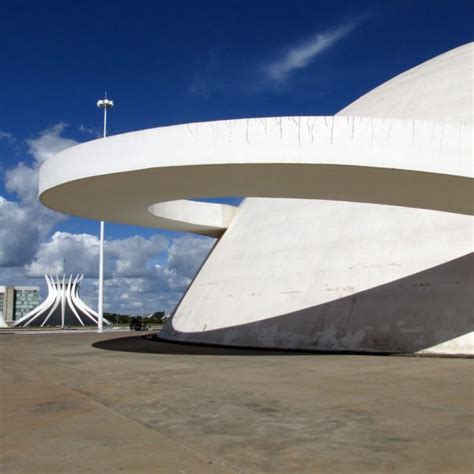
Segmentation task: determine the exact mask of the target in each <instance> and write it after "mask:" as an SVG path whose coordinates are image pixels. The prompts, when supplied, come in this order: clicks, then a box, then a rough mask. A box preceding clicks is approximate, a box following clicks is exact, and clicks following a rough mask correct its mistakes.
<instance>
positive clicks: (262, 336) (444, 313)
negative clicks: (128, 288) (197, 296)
mask: <svg viewBox="0 0 474 474" xmlns="http://www.w3.org/2000/svg"><path fill="white" fill-rule="evenodd" d="M473 270H474V254H473V253H470V254H468V255H464V256H462V257H459V258H457V259H454V260H451V261H449V262H446V263H443V264H441V265H437V266H435V267H433V268H429V269H427V270H424V271H421V272H419V273H415V274H413V275H410V276H408V277H405V278H401V279H399V280H395V281H392V282H390V283H387V284H384V285H380V286H377V287H375V288H371V289H369V290H366V291H362V292H360V293H356V294H353V295H350V296H347V297H344V298H340V299H337V300H333V301H330V302H328V303H324V304H320V305H316V306H312V307H308V308H302V309H301V310H299V311H295V312H292V313H289V314H283V315H276V316H274V317H272V318H267V319H263V320H260V321H255V322H251V323H246V324H241V325H236V326H229V327H225V328H221V329H216V330H207V331H201V332H194V333H192V332H188V333H187V332H183V331H179V330H176V329H175V328H174V327H173V320H172V319H171V320H170V321H168V322H167V323H166V324H165V326H164V327H163V329H162V331H161V333H160V336H161V337H162V338H163V339H165V340H173V341H180V342H187V343H195V344H196V343H197V344H199V343H201V344H225V345H227V346H234V347H235V346H241V347H262V346H264V347H267V348H274V347H278V348H285V349H294V348H298V349H302V350H307V351H311V352H313V351H317V352H322V351H325V352H331V353H334V352H336V353H337V352H352V353H362V354H364V353H371V354H377V353H379V354H380V353H398V354H400V353H414V352H417V351H421V350H423V349H427V348H430V347H433V346H435V345H438V344H441V343H443V342H447V341H450V340H452V339H454V338H457V337H459V336H463V335H465V334H468V333H470V332H471V331H473V330H474V317H473V312H472V305H473V303H474V296H473V291H472V288H473V287H474V272H473Z"/></svg>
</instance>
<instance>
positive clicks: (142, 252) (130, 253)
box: [26, 232, 214, 312]
mask: <svg viewBox="0 0 474 474" xmlns="http://www.w3.org/2000/svg"><path fill="white" fill-rule="evenodd" d="M213 242H214V240H213V239H209V238H203V237H197V236H183V237H177V238H174V239H172V240H168V239H167V238H166V237H164V236H162V235H159V234H157V235H154V236H152V237H150V238H149V239H145V238H143V237H140V236H134V237H129V238H126V239H113V240H106V241H105V247H104V248H105V256H104V260H105V264H104V267H105V278H106V281H105V302H106V308H107V310H113V311H117V312H122V311H123V312H129V311H131V312H136V310H137V308H138V307H140V308H142V309H143V311H145V312H146V311H150V312H152V311H156V310H160V309H164V310H167V311H170V310H171V309H173V307H174V305H175V304H176V303H177V301H178V299H179V297H180V296H181V294H182V292H183V291H184V290H185V289H186V288H187V286H188V285H189V283H190V282H191V279H192V278H193V276H194V274H195V273H196V271H197V270H198V268H199V266H200V265H201V263H202V261H203V260H204V258H205V257H206V255H207V254H208V252H209V250H210V248H211V246H212V244H213ZM98 255H99V239H98V238H97V237H96V236H94V235H89V234H71V233H68V232H55V233H54V234H53V235H52V237H51V239H50V240H48V241H47V242H44V243H42V244H41V245H40V247H39V250H38V252H37V253H36V255H35V256H34V258H33V260H32V262H31V263H30V264H29V265H27V266H26V274H27V275H28V276H30V277H35V278H38V277H41V276H42V275H44V274H45V273H50V274H62V273H63V268H64V264H65V265H66V272H67V273H68V274H69V273H74V274H76V273H80V274H84V275H86V277H91V278H93V279H94V280H90V281H88V282H87V280H86V282H87V283H86V284H85V287H86V288H88V290H87V291H86V297H88V298H89V301H90V302H91V304H92V305H94V301H95V298H96V291H97V285H96V280H95V278H96V277H97V272H98V260H99V259H98ZM159 255H162V256H163V259H164V263H163V264H162V265H156V264H154V263H153V262H154V260H155V259H156V257H157V256H159ZM78 256H80V257H79V258H78ZM83 286H84V285H83Z"/></svg>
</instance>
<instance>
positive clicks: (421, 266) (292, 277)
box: [161, 45, 474, 354]
mask: <svg viewBox="0 0 474 474" xmlns="http://www.w3.org/2000/svg"><path fill="white" fill-rule="evenodd" d="M400 77H401V79H403V80H402V81H401V80H399V77H397V78H395V79H393V80H392V81H389V83H387V84H384V85H382V86H380V87H379V88H377V89H375V90H374V91H373V92H370V93H369V94H367V95H366V96H364V97H363V98H361V99H359V100H358V101H356V102H355V103H354V104H352V105H350V106H349V107H347V108H346V109H344V110H343V111H342V112H341V114H343V113H348V114H350V115H351V116H355V115H361V116H365V115H369V116H370V115H375V116H377V117H382V118H384V117H398V118H399V119H407V120H408V119H410V118H413V119H422V120H440V121H442V120H444V119H446V120H456V121H458V122H459V123H469V122H470V121H471V118H472V77H473V76H472V45H467V46H464V47H462V48H458V49H456V50H454V51H453V52H449V53H447V54H446V55H443V56H441V57H440V58H435V59H433V60H432V61H429V62H428V63H425V64H423V65H421V66H419V67H417V68H416V69H415V70H412V71H408V72H407V73H404V74H403V75H402V76H400ZM441 78H442V79H443V80H441ZM400 82H402V83H403V89H397V88H396V87H394V86H393V85H394V84H399V83H400ZM452 85H456V87H452ZM433 91H435V92H433ZM435 98H436V100H434V99H435ZM440 101H443V102H444V105H443V106H442V107H441V106H440ZM366 104H367V109H366ZM450 104H451V106H450ZM367 110H368V111H367ZM469 163H471V166H472V156H471V157H470V158H469ZM401 192H402V191H401ZM472 245H473V227H472V219H471V218H470V217H467V216H460V215H454V214H447V213H443V212H434V211H425V210H418V209H404V208H397V207H389V206H374V205H370V204H355V203H340V202H338V203H336V202H322V201H302V200H298V201H297V200H287V199H271V200H270V199H264V200H262V199H247V200H245V201H244V203H243V204H242V205H241V207H240V209H239V211H238V213H237V215H236V218H235V220H234V222H233V223H232V225H231V227H230V228H229V230H228V231H227V232H226V233H225V235H224V236H223V237H222V239H221V240H220V242H219V244H218V245H217V246H216V247H215V249H214V251H213V253H212V254H211V255H210V257H209V258H208V260H207V262H206V264H205V265H204V267H203V268H202V270H201V271H200V273H199V274H198V275H197V277H196V279H195V281H194V282H193V283H192V285H191V287H190V289H189V291H188V293H187V294H186V295H185V297H184V298H183V301H182V302H181V304H180V305H179V306H178V308H177V309H176V312H175V314H174V317H173V319H172V320H171V321H170V322H169V323H168V324H167V325H166V326H165V328H164V330H163V331H162V333H161V335H162V336H163V337H165V338H169V339H173V340H182V341H195V342H207V343H217V344H232V345H247V346H260V347H286V348H293V349H303V348H307V349H314V350H328V351H334V350H337V351H368V352H418V351H419V352H422V353H435V354H473V353H474V336H473V332H472V331H473V327H474V320H473V303H474V301H473V298H474V297H473V288H474V277H473V267H474V263H473V257H472V256H473V254H472Z"/></svg>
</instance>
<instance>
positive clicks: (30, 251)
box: [0, 123, 77, 266]
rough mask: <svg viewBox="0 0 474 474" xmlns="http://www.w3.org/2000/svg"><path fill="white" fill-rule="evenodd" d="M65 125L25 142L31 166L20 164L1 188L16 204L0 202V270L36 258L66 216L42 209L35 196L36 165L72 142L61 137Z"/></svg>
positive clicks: (73, 142)
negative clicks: (44, 241)
mask: <svg viewBox="0 0 474 474" xmlns="http://www.w3.org/2000/svg"><path fill="white" fill-rule="evenodd" d="M64 128H65V124H63V123H59V124H57V125H55V126H53V127H51V128H50V129H47V130H44V131H43V132H41V133H40V134H39V135H38V136H37V137H35V138H33V139H31V140H28V141H27V144H28V150H29V153H30V155H31V157H32V158H33V160H32V161H31V160H30V163H29V164H27V163H25V162H19V163H18V165H17V166H16V167H14V168H12V169H9V170H7V171H6V173H5V177H4V184H5V188H6V190H7V191H8V192H10V193H12V194H14V195H16V196H17V199H18V200H17V201H8V200H6V199H5V198H3V197H2V200H1V201H0V211H1V212H0V266H16V265H23V264H25V263H26V262H28V261H29V260H31V258H32V256H33V255H34V254H35V252H36V250H37V249H38V246H39V244H40V242H41V241H42V240H44V239H46V238H47V237H48V234H49V232H50V231H51V229H52V228H53V227H54V226H55V225H56V224H57V223H58V222H61V221H62V220H64V219H66V216H64V215H62V214H60V213H58V212H54V211H51V210H50V209H47V208H45V207H43V206H42V205H41V204H40V203H39V201H38V198H37V195H38V168H39V165H40V164H41V163H42V162H43V161H44V160H46V159H47V158H49V157H50V156H52V155H53V154H54V153H57V152H58V151H60V150H63V149H64V148H67V147H68V146H71V145H75V144H76V143H77V142H76V141H75V140H72V139H69V138H64V137H62V136H61V133H62V131H63V130H64Z"/></svg>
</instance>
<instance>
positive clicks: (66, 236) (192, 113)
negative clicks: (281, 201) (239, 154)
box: [0, 0, 474, 312]
mask: <svg viewBox="0 0 474 474" xmlns="http://www.w3.org/2000/svg"><path fill="white" fill-rule="evenodd" d="M2 5H3V8H2V15H0V41H1V43H0V44H1V48H0V57H1V59H2V61H1V63H2V68H1V70H0V72H1V73H0V170H1V173H2V177H3V179H0V196H2V199H3V201H2V202H3V203H4V205H3V207H0V225H3V227H4V231H3V234H2V229H0V284H4V283H12V282H18V283H25V282H27V283H29V284H40V282H41V280H40V279H39V276H40V273H41V272H43V271H46V270H48V271H53V270H55V269H56V270H57V265H56V267H55V266H54V265H52V264H51V265H50V264H49V263H48V262H47V259H48V258H49V259H51V260H52V261H53V262H56V260H57V261H60V260H63V259H62V258H61V252H63V253H64V254H68V255H69V253H71V252H73V250H72V249H75V250H74V252H76V255H77V252H80V251H81V250H80V249H82V251H83V252H86V253H87V252H89V253H88V255H89V256H90V265H89V266H86V268H84V267H83V266H82V267H81V265H76V264H75V263H74V258H73V256H72V255H73V254H74V253H72V254H71V257H70V263H69V265H70V268H69V270H68V271H83V272H85V273H86V274H87V276H90V277H91V279H90V280H91V281H90V282H89V283H88V284H87V285H88V286H87V285H86V286H87V288H85V290H84V291H85V292H86V296H88V297H89V298H91V301H93V300H94V292H95V285H94V282H93V280H92V277H93V276H94V272H95V269H94V265H93V263H92V262H94V261H95V260H94V255H95V253H94V252H95V249H96V247H95V246H96V241H95V240H92V241H91V240H90V239H89V240H87V239H88V238H86V237H84V235H93V234H96V233H97V229H98V225H97V223H96V222H90V221H86V220H82V219H77V218H69V219H66V218H62V217H59V216H57V215H55V214H54V213H47V212H46V211H42V210H39V205H38V204H37V203H33V197H32V196H33V194H34V193H32V192H31V190H32V189H33V191H34V184H32V183H33V181H34V179H35V176H36V175H35V173H36V170H37V167H38V165H39V163H40V162H41V161H42V160H43V159H44V157H46V156H48V153H49V154H51V153H53V152H54V151H56V150H57V149H58V147H59V148H61V147H64V146H67V145H71V144H73V143H74V142H82V141H87V140H91V139H94V138H95V137H96V136H97V134H98V133H100V129H101V121H102V116H101V113H100V111H99V110H98V109H97V108H96V105H95V103H96V101H97V99H99V98H100V97H101V96H102V95H103V91H104V90H107V91H108V93H109V97H111V98H113V99H114V100H115V103H116V107H115V108H114V109H113V110H112V112H111V114H110V120H109V134H117V133H122V132H127V131H132V130H139V129H144V128H151V127H157V126H162V125H169V124H175V123H185V122H193V121H205V120H218V119H226V118H243V117H259V116H277V115H331V114H334V113H336V112H337V111H338V110H339V109H341V108H342V107H344V106H345V105H347V104H348V103H350V102H352V101H353V100H355V99H357V98H358V97H359V96H360V95H361V94H363V93H365V92H367V91H368V90H370V89H372V88H373V87H375V86H377V85H379V84H381V83H382V82H384V81H386V80H388V79H390V78H391V77H393V76H395V75H397V74H399V73H400V72H403V71H404V70H406V69H408V68H410V67H413V66H415V65H417V64H419V63H420V62H423V61H425V60H427V59H430V58H432V57H433V56H436V55H438V54H440V53H443V52H445V51H447V50H449V49H452V48H454V47H456V46H459V45H461V44H464V43H466V42H469V41H472V31H474V29H473V26H474V25H473V21H472V18H473V16H474V15H473V13H474V11H473V10H474V7H473V3H472V2H470V1H456V0H452V1H436V0H432V1H422V0H419V1H403V0H398V1H378V2H375V1H357V0H352V1H331V2H328V1H324V2H320V1H316V0H314V1H298V0H291V1H290V0H287V1H265V0H260V1H257V0H253V1H243V0H240V1H230V0H229V1H225V0H221V1H199V0H196V1H192V2H190V1H178V0H174V1H153V2H152V1H147V2H145V1H141V0H136V1H134V2H129V1H128V2H125V1H117V0H116V1H113V2H112V1H107V0H105V1H102V2H96V1H94V2H93V1H78V2H74V3H72V2H64V1H50V0H43V1H42V2H33V1H21V0H17V1H8V0H7V1H5V2H3V4H2ZM20 163H22V164H20ZM28 190H29V191H28ZM22 213H23V214H22ZM28 216H30V217H28ZM32 216H33V217H32ZM34 216H36V217H34ZM38 216H40V217H38ZM7 226H8V227H10V229H17V230H18V232H17V233H16V234H15V235H12V233H11V232H6V231H5V229H6V227H7ZM15 226H17V227H15ZM106 231H107V238H108V239H109V240H110V241H111V242H112V243H111V247H110V248H116V251H115V254H113V255H112V254H110V255H109V257H110V259H109V266H110V267H111V269H110V271H109V275H108V280H109V286H110V289H109V294H110V297H109V301H108V304H109V306H108V308H109V309H117V310H122V311H127V310H129V311H132V312H133V311H134V310H136V312H139V311H141V310H143V311H148V310H151V309H153V308H155V307H156V308H157V309H161V308H159V307H158V306H160V305H161V306H166V309H167V310H169V309H171V307H172V306H173V304H174V302H175V301H176V300H177V298H178V297H179V295H180V294H181V292H182V291H183V289H184V288H185V287H186V284H187V283H188V282H189V278H190V277H191V276H192V274H193V272H194V271H195V269H196V268H197V266H198V264H199V262H200V261H201V260H202V258H204V256H205V254H206V252H207V251H208V249H209V247H210V245H211V243H210V242H208V241H207V239H199V238H195V237H192V236H182V235H178V234H174V233H169V232H158V233H157V231H156V230H155V229H141V228H137V227H130V226H124V225H112V224H110V225H107V230H106ZM57 232H59V233H60V234H57ZM80 235H82V236H83V237H78V236H80ZM18 236H20V237H18ZM135 236H138V237H136V239H142V240H134V241H132V240H133V239H135ZM17 238H19V242H17V243H12V239H17ZM22 239H23V240H22ZM130 239H132V240H130ZM152 239H154V240H152ZM160 239H161V240H160ZM71 242H72V243H71ZM66 244H67V245H66ZM73 244H74V245H73ZM185 244H187V245H189V247H190V250H189V249H188V250H186V251H185V250H184V248H185ZM55 245H56V247H54V246H55ZM114 245H115V247H114ZM90 249H93V251H91V250H90ZM140 249H146V250H144V251H143V253H144V254H146V255H145V257H143V256H142V257H140V258H139V257H138V256H137V255H136V254H137V253H139V252H140ZM112 253H113V252H112ZM127 256H128V257H127ZM127 258H128V260H127ZM86 260H87V259H86ZM48 265H50V267H51V268H49V267H48ZM140 266H143V267H146V271H145V270H144V271H143V272H140V270H139V268H138V267H140ZM156 266H158V267H159V269H156V268H155V267H156ZM112 267H113V268H112ZM135 267H136V268H135ZM127 269H129V274H127ZM166 272H168V273H166ZM173 272H174V273H173ZM165 273H166V275H167V276H166V275H165ZM170 275H172V277H173V278H175V279H176V281H175V283H173V282H171V280H170V278H171V277H170ZM166 278H168V279H166ZM132 280H133V281H132ZM150 281H151V282H153V284H150ZM114 285H115V286H114ZM134 285H135V286H134ZM173 285H175V286H173ZM144 287H149V288H148V290H146V291H145V290H143V288H144ZM112 288H114V289H112ZM131 288H132V289H133V288H135V289H136V292H135V293H133V291H132V290H131ZM142 290H143V291H142ZM125 294H128V298H127V297H124V298H122V296H123V295H125ZM106 299H107V295H106ZM119 301H121V302H120V304H119ZM144 301H146V302H145V303H143V302H144ZM132 303H133V304H132ZM127 305H128V306H127Z"/></svg>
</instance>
